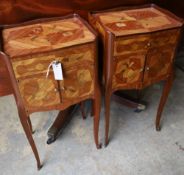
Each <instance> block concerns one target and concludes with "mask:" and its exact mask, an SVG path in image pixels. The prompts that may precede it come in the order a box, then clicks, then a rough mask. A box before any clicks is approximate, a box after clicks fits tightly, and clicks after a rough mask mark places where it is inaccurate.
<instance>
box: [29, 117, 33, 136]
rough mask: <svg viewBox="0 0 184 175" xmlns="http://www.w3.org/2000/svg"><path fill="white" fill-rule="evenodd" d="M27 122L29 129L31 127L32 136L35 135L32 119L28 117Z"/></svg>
mask: <svg viewBox="0 0 184 175" xmlns="http://www.w3.org/2000/svg"><path fill="white" fill-rule="evenodd" d="M27 121H28V125H29V127H30V130H31V132H32V134H34V131H33V127H32V123H31V119H30V117H28V119H27Z"/></svg>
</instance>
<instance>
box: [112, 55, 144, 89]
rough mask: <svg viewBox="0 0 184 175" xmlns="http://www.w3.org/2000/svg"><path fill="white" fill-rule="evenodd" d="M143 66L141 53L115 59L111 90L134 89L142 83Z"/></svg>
mask: <svg viewBox="0 0 184 175" xmlns="http://www.w3.org/2000/svg"><path fill="white" fill-rule="evenodd" d="M144 64H145V55H144V54H143V53H137V54H127V55H121V56H117V57H116V61H115V63H114V74H113V81H112V88H113V89H116V88H120V87H121V88H125V87H126V88H128V87H131V88H132V87H134V88H135V87H136V86H137V83H141V82H142V78H143V71H144Z"/></svg>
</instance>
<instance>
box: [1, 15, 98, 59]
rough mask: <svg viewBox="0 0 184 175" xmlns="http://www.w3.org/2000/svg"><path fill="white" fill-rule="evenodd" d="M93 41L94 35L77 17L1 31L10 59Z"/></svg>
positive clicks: (5, 49) (40, 22)
mask: <svg viewBox="0 0 184 175" xmlns="http://www.w3.org/2000/svg"><path fill="white" fill-rule="evenodd" d="M94 39H95V35H94V34H93V33H92V32H91V31H90V29H89V28H88V27H87V25H86V24H85V23H84V21H83V20H82V19H81V18H80V17H79V16H78V15H72V16H70V17H67V18H66V19H65V18H64V19H63V18H61V19H57V20H54V21H53V20H52V21H49V20H48V21H39V22H36V23H34V22H33V23H31V24H23V25H22V26H16V27H12V28H7V29H4V30H3V40H4V51H5V52H6V54H8V55H9V56H10V57H18V56H23V55H29V54H33V53H38V52H39V53H40V52H45V51H51V50H54V49H60V48H64V47H68V46H72V45H77V44H83V43H86V42H91V41H94Z"/></svg>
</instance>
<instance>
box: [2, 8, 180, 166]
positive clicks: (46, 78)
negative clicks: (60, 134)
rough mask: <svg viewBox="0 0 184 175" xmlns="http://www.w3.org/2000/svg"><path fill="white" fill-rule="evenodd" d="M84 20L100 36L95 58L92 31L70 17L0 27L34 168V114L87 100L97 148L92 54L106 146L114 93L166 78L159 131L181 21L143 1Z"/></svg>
mask: <svg viewBox="0 0 184 175" xmlns="http://www.w3.org/2000/svg"><path fill="white" fill-rule="evenodd" d="M89 23H90V24H91V25H92V26H93V28H95V29H96V31H97V32H98V33H99V36H100V37H99V38H100V39H101V40H102V41H103V58H98V47H97V44H98V43H97V41H98V40H97V34H96V32H95V30H94V29H92V27H91V26H90V25H89V24H88V23H87V22H85V21H84V20H83V19H82V18H80V17H79V16H78V15H76V14H74V15H69V16H66V17H62V18H52V19H44V20H36V21H32V22H26V23H23V24H20V25H16V26H13V27H12V26H11V27H5V28H4V29H3V30H2V36H3V42H4V43H3V51H4V52H5V54H4V53H3V52H1V53H0V57H1V58H2V59H4V61H5V62H6V65H7V68H8V70H9V74H10V77H11V81H12V85H13V89H14V96H15V99H16V103H17V107H18V113H19V117H20V121H21V123H22V126H23V128H24V131H25V133H26V136H27V138H28V141H29V143H30V145H31V147H32V150H33V152H34V155H35V158H36V160H37V167H38V168H39V169H40V168H41V163H40V159H39V155H38V151H37V148H36V145H35V143H34V140H33V138H32V133H31V132H32V126H31V121H30V114H31V113H33V112H37V111H48V110H64V109H66V108H68V107H69V106H72V105H74V104H77V103H83V101H85V100H87V99H92V100H93V103H92V104H93V111H94V139H95V143H96V146H97V148H100V147H101V144H100V143H99V141H98V130H99V118H100V108H101V92H100V87H99V84H100V83H99V82H98V61H99V60H98V59H103V86H104V91H105V93H104V94H105V144H106V145H107V143H108V132H109V118H110V114H109V111H110V98H111V95H112V93H114V92H115V91H117V90H122V89H142V88H145V87H147V86H149V85H151V84H153V83H157V82H159V81H161V80H165V85H164V89H163V93H162V96H161V100H160V105H159V108H158V112H157V117H156V129H157V130H159V129H160V118H161V113H162V110H163V107H164V104H165V102H166V99H167V96H168V93H169V90H170V87H171V84H172V81H173V63H174V55H175V51H176V46H177V44H178V41H179V36H180V33H181V27H182V22H181V20H180V19H179V18H177V17H176V16H174V15H173V14H171V13H170V12H168V11H165V10H163V9H161V8H159V7H157V6H155V5H149V6H141V7H136V8H126V9H115V10H109V11H103V12H94V13H89ZM100 66H101V65H100ZM50 67H52V68H53V70H50ZM49 71H50V73H49ZM58 74H59V75H58ZM61 74H62V75H61ZM58 76H59V78H58Z"/></svg>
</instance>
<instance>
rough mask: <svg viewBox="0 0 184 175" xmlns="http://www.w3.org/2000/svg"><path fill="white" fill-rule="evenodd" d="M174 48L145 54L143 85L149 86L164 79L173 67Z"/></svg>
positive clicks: (166, 47) (164, 48)
mask: <svg viewBox="0 0 184 175" xmlns="http://www.w3.org/2000/svg"><path fill="white" fill-rule="evenodd" d="M174 53H175V46H165V47H160V48H155V49H154V48H153V49H150V50H149V52H148V54H147V63H146V67H145V74H144V83H145V84H147V85H149V84H151V83H155V82H157V81H160V80H162V79H165V78H166V77H167V76H168V75H169V73H170V71H171V68H172V66H173V58H174Z"/></svg>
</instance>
